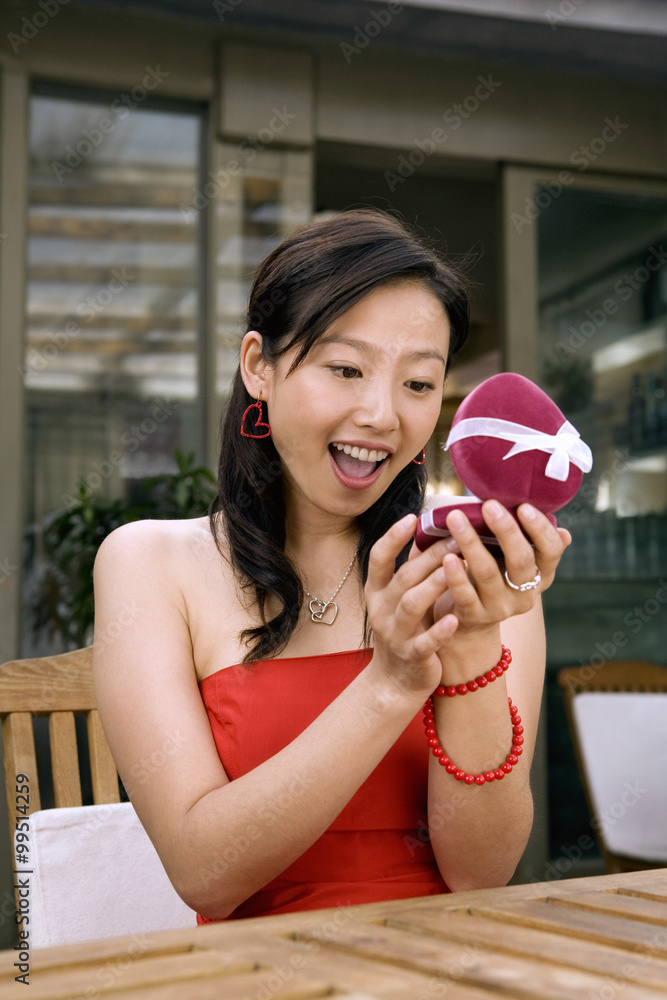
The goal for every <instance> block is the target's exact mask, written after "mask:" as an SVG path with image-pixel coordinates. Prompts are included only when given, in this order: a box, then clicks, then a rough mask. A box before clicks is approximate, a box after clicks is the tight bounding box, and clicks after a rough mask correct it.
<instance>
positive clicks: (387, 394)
mask: <svg viewBox="0 0 667 1000" xmlns="http://www.w3.org/2000/svg"><path fill="white" fill-rule="evenodd" d="M356 420H357V423H358V425H359V426H360V427H373V428H374V429H375V430H377V431H385V432H386V431H392V430H396V428H397V427H398V424H399V420H398V411H397V407H396V400H395V398H394V393H393V391H392V389H391V387H389V386H387V385H386V384H383V383H382V382H378V383H376V384H374V385H373V384H371V383H370V380H369V382H368V383H367V385H366V387H365V391H364V392H363V394H362V395H361V398H360V399H359V405H358V408H357V414H356Z"/></svg>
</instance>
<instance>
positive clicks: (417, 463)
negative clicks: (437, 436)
mask: <svg viewBox="0 0 667 1000" xmlns="http://www.w3.org/2000/svg"><path fill="white" fill-rule="evenodd" d="M419 458H420V459H421V461H419V462H418V461H417V459H416V458H413V459H412V461H413V462H414V464H415V465H423V464H424V462H425V461H426V448H422V450H421V455H420V456H419Z"/></svg>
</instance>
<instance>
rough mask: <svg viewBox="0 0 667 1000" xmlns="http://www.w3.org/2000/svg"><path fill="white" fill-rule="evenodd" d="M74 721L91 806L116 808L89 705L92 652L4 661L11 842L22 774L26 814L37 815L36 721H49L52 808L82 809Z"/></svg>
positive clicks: (1, 704) (1, 678)
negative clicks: (84, 748)
mask: <svg viewBox="0 0 667 1000" xmlns="http://www.w3.org/2000/svg"><path fill="white" fill-rule="evenodd" d="M76 715H85V716H86V719H87V733H88V743H89V753H90V767H91V775H92V791H93V801H94V802H95V804H97V805H106V804H109V803H112V802H120V793H119V785H118V773H117V771H116V765H115V764H114V761H113V757H112V756H111V751H110V749H109V744H108V743H107V739H106V736H105V735H104V730H103V729H102V723H101V721H100V717H99V714H98V712H97V706H96V704H95V692H94V689H93V649H92V646H88V647H86V648H85V649H76V650H74V651H73V652H71V653H59V654H57V655H56V656H44V657H39V658H37V659H26V660H10V661H9V662H8V663H3V664H2V665H1V666H0V718H1V719H2V742H3V747H4V755H5V786H6V790H7V804H8V807H9V826H10V831H11V835H12V837H13V835H14V827H15V818H16V808H15V806H16V792H15V777H16V775H17V774H20V773H23V774H27V775H28V776H29V779H30V808H29V813H33V812H36V811H37V810H39V809H41V798H40V793H39V777H38V773H37V760H36V753H35V736H34V732H33V719H34V718H35V717H36V716H47V717H48V718H49V742H50V747H51V773H52V777H53V788H54V798H55V805H56V807H63V806H80V805H81V804H82V790H81V775H80V769H79V755H78V751H77V741H76V724H75V716H76ZM29 813H28V814H29Z"/></svg>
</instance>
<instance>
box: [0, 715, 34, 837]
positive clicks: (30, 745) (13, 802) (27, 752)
mask: <svg viewBox="0 0 667 1000" xmlns="http://www.w3.org/2000/svg"><path fill="white" fill-rule="evenodd" d="M2 748H3V753H4V757H5V785H6V787H7V805H8V807H9V830H10V834H11V838H12V844H13V843H14V830H15V828H16V824H15V821H14V815H15V814H16V815H19V812H18V810H17V806H19V805H21V806H22V805H23V804H24V802H23V800H20V799H18V797H17V792H16V784H17V782H16V776H17V774H25V775H27V776H28V779H29V785H30V788H29V792H28V798H29V808H28V811H27V812H26V813H23V812H22V811H21V813H20V815H26V816H27V815H29V814H30V813H31V812H36V811H37V810H38V809H41V805H40V797H39V782H38V781H37V758H36V756H35V734H34V732H33V728H32V715H31V714H30V712H14V713H13V714H12V715H8V716H6V717H5V718H3V720H2ZM19 784H20V785H24V784H25V782H24V781H20V782H19Z"/></svg>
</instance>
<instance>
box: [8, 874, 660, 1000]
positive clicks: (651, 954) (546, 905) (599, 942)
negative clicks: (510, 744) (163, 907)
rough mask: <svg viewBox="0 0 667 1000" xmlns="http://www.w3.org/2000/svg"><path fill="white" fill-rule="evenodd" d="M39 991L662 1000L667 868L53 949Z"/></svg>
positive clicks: (38, 996)
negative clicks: (660, 997)
mask: <svg viewBox="0 0 667 1000" xmlns="http://www.w3.org/2000/svg"><path fill="white" fill-rule="evenodd" d="M16 956H17V953H16V952H9V951H5V952H1V953H0V962H1V963H2V964H1V966H0V996H2V997H3V998H6V1000H10V998H13V997H21V998H25V997H28V998H29V1000H47V998H48V1000H56V998H59V1000H65V998H68V1000H69V998H71V1000H84V998H85V1000H98V998H99V1000H102V998H106V997H110V998H113V1000H130V998H132V1000H177V998H178V1000H195V998H196V1000H199V998H201V1000H208V998H210V1000H242V998H247V1000H274V998H275V1000H278V998H280V1000H287V998H289V1000H310V998H314V997H324V996H335V997H341V998H342V997H345V998H347V1000H371V998H379V997H382V998H385V997H386V998H391V1000H394V998H396V1000H399V998H400V1000H440V998H442V997H446V998H447V1000H490V998H491V997H494V996H502V997H505V998H507V997H521V998H527V997H528V998H531V997H539V998H560V1000H572V998H575V1000H576V998H582V1000H583V998H585V1000H616V998H618V1000H638V998H640V997H641V998H644V1000H649V998H653V1000H656V998H658V997H659V996H662V997H664V996H666V995H667V869H660V870H659V871H646V872H635V873H631V874H624V875H605V876H598V877H595V878H584V879H569V880H567V881H563V882H555V883H546V882H542V883H536V884H533V885H519V886H509V887H507V888H502V889H486V890H477V891H475V892H465V893H458V894H454V895H447V896H429V897H422V898H421V899H408V900H397V901H394V902H391V903H373V904H367V905H364V906H354V907H349V908H346V907H342V908H339V909H335V910H311V911H309V912H306V913H295V914H285V915H281V916H277V917H259V918H256V919H253V920H239V921H234V922H232V923H229V924H212V925H208V926H204V927H194V928H193V929H192V930H181V931H161V932H159V933H157V934H147V935H142V936H137V937H123V938H110V939H107V940H106V941H94V942H87V943H85V944H79V945H69V946H68V947H65V948H44V949H37V950H36V951H33V952H32V953H31V956H30V985H29V989H27V990H26V988H25V986H24V985H22V984H20V983H15V982H14V976H15V975H16V970H15V969H14V967H13V963H14V962H15V961H16V960H17V957H16Z"/></svg>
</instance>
